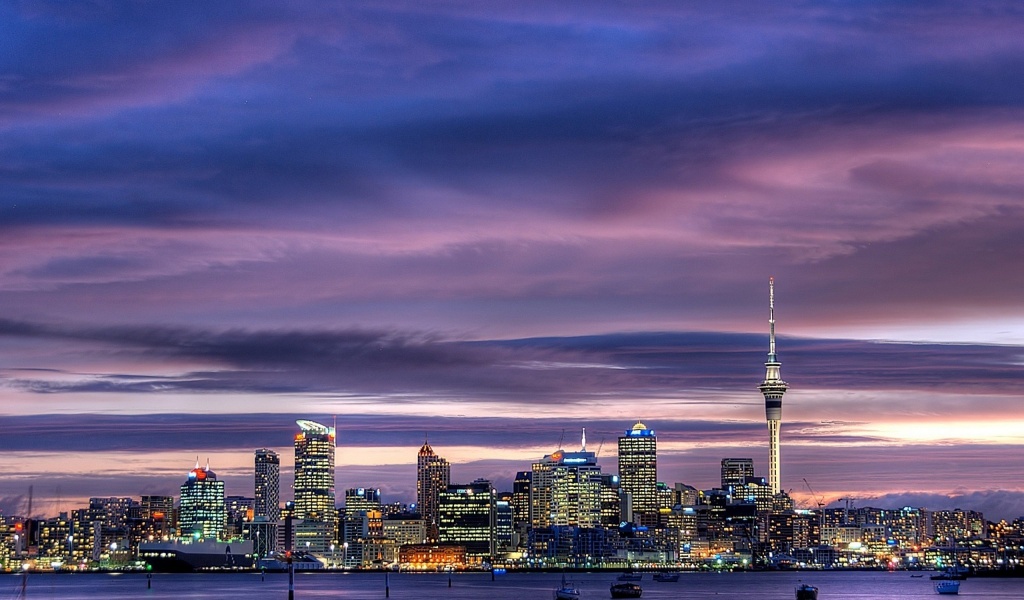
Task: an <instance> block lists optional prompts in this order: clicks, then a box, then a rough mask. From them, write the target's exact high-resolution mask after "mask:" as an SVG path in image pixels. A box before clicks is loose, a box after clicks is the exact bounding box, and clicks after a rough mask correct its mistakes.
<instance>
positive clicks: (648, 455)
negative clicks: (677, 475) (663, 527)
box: [619, 421, 658, 526]
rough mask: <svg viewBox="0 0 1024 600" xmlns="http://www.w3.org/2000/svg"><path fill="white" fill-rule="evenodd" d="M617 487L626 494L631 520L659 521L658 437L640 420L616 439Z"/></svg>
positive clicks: (638, 521)
mask: <svg viewBox="0 0 1024 600" xmlns="http://www.w3.org/2000/svg"><path fill="white" fill-rule="evenodd" d="M619 489H620V491H621V493H622V494H624V495H628V505H629V506H631V507H632V509H633V514H632V519H631V520H632V521H633V522H635V523H637V524H638V525H645V526H654V525H657V524H658V438H657V436H656V435H655V434H654V430H653V429H648V428H647V426H646V425H644V424H643V423H642V422H640V421H637V422H636V424H635V425H633V427H632V429H628V430H626V433H625V435H623V436H622V437H620V438H619Z"/></svg>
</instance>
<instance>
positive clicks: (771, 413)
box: [758, 277, 789, 494]
mask: <svg viewBox="0 0 1024 600" xmlns="http://www.w3.org/2000/svg"><path fill="white" fill-rule="evenodd" d="M768 330H769V334H768V362H766V363H764V366H765V369H766V370H767V371H766V373H765V376H764V382H762V383H761V385H760V386H758V389H759V390H761V393H762V394H763V395H764V414H765V417H766V418H767V419H768V484H769V485H770V486H771V487H772V493H773V494H778V493H779V492H781V491H782V488H781V487H780V485H779V426H780V425H781V424H782V396H783V394H785V393H786V389H787V388H788V387H789V386H788V385H786V382H785V381H783V380H782V376H781V375H780V373H779V370H780V368H781V367H782V363H780V362H779V359H778V358H777V357H776V356H775V278H774V277H770V278H769V279H768Z"/></svg>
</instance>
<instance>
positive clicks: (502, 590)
mask: <svg viewBox="0 0 1024 600" xmlns="http://www.w3.org/2000/svg"><path fill="white" fill-rule="evenodd" d="M568 577H569V578H570V579H571V580H572V581H573V582H574V583H575V584H576V586H577V587H579V588H580V591H581V592H582V600H595V599H598V598H602V599H603V598H610V596H609V593H608V586H609V584H610V583H612V582H613V581H614V579H615V574H614V573H573V574H570V575H568ZM560 578H561V576H560V575H558V574H554V573H544V574H537V573H529V574H526V573H524V574H516V573H510V574H508V575H500V576H497V577H496V578H495V581H491V576H490V575H489V574H485V573H470V574H455V575H453V576H452V577H451V587H448V581H449V577H448V576H447V575H444V574H429V575H417V574H406V573H400V574H391V575H390V576H389V581H388V583H389V587H390V592H391V596H390V597H391V598H394V599H395V600H403V599H408V600H411V599H417V600H420V599H423V600H432V599H450V600H468V599H470V598H473V599H481V598H483V599H486V600H519V599H533V598H538V599H543V600H548V599H550V598H551V597H552V591H553V590H554V588H555V587H557V585H558V583H559V581H560ZM800 581H803V582H807V583H810V584H811V585H815V586H817V587H818V588H819V590H820V592H819V596H818V598H819V599H820V600H829V599H831V598H845V599H854V598H863V599H873V600H884V599H890V598H891V599H896V598H919V597H929V598H938V596H937V595H936V594H935V591H934V589H933V587H932V582H931V581H930V580H929V579H928V577H927V576H925V577H922V578H912V577H911V576H910V574H909V573H905V572H902V573H884V572H877V573H875V572H857V573H842V572H829V573H824V572H801V573H796V572H792V573H721V574H713V573H684V574H683V575H682V576H681V577H680V578H679V581H678V582H675V583H657V582H655V581H653V580H652V579H651V576H650V575H649V574H648V575H645V576H644V579H643V581H641V582H640V584H641V585H642V586H643V588H644V593H643V598H645V599H658V598H665V599H668V598H672V599H690V598H741V599H743V600H752V599H758V600H762V599H763V600H773V599H779V600H782V599H787V600H792V599H793V598H794V597H795V594H794V588H795V586H796V585H797V583H799V582H800ZM151 582H152V589H147V587H146V586H147V579H146V575H144V574H117V575H112V574H63V575H44V574H34V575H29V576H28V579H27V583H26V587H25V591H26V594H25V597H26V598H54V599H57V598H59V599H61V600H77V599H86V598H89V599H93V598H141V599H150V600H158V599H159V600H163V599H167V600H170V599H172V598H173V599H181V598H203V599H206V598H208V599H211V600H212V599H217V600H242V599H244V600H255V599H263V598H270V599H273V598H280V599H282V600H286V599H287V598H288V576H287V575H286V574H282V573H268V574H266V576H261V575H260V574H259V573H254V574H226V575H220V574H202V575H172V574H154V575H153V576H152V580H151ZM21 583H22V579H21V576H19V575H3V576H0V599H6V598H18V597H20V596H19V594H20V593H21ZM384 583H385V581H384V575H383V574H381V573H374V574H365V573H358V574H352V573H349V574H342V573H299V574H296V576H295V599H296V600H302V599H304V598H384V597H385V596H384ZM960 596H962V597H966V598H1003V599H1006V598H1019V599H1024V579H968V580H967V581H964V582H962V585H961V588H960Z"/></svg>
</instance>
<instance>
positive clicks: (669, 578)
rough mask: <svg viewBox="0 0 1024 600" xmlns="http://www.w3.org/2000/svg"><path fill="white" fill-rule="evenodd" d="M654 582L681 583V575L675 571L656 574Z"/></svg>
mask: <svg viewBox="0 0 1024 600" xmlns="http://www.w3.org/2000/svg"><path fill="white" fill-rule="evenodd" d="M654 580H655V581H660V582H662V583H673V582H676V581H679V573H676V572H675V571H664V572H660V573H655V574H654Z"/></svg>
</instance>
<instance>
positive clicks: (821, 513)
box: [804, 477, 825, 539]
mask: <svg viewBox="0 0 1024 600" xmlns="http://www.w3.org/2000/svg"><path fill="white" fill-rule="evenodd" d="M804 485H806V486H807V491H808V492H810V493H811V498H812V499H813V500H814V502H815V503H816V504H817V505H818V536H819V539H820V537H821V535H822V530H823V529H825V497H824V496H818V495H817V494H815V493H814V489H813V488H812V487H811V484H810V483H809V482H808V481H807V478H806V477H804Z"/></svg>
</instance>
